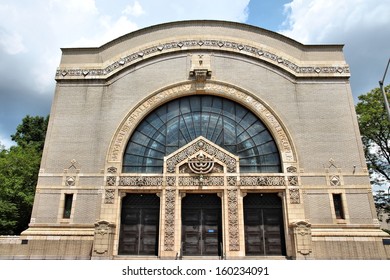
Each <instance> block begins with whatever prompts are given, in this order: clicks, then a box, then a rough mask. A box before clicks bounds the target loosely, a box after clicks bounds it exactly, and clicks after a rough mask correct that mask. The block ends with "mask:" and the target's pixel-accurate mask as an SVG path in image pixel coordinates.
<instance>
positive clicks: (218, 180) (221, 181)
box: [179, 175, 225, 186]
mask: <svg viewBox="0 0 390 280" xmlns="http://www.w3.org/2000/svg"><path fill="white" fill-rule="evenodd" d="M224 185H225V177H224V176H203V175H200V176H181V177H179V186H224Z"/></svg>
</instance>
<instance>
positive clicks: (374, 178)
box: [356, 86, 390, 185]
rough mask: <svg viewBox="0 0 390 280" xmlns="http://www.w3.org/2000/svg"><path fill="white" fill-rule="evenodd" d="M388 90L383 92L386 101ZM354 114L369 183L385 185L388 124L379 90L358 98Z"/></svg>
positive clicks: (389, 158) (389, 164) (389, 166)
mask: <svg viewBox="0 0 390 280" xmlns="http://www.w3.org/2000/svg"><path fill="white" fill-rule="evenodd" d="M389 90H390V86H387V87H386V88H385V92H387V98H388V99H390V94H389ZM356 113H357V115H358V122H359V128H360V132H361V134H362V141H363V145H364V153H365V156H366V160H367V164H368V168H369V171H370V175H371V177H370V178H371V183H372V184H377V185H384V184H385V185H386V184H388V183H389V182H390V122H389V120H388V117H387V112H386V110H385V106H384V100H383V95H382V92H381V90H380V89H379V88H375V89H373V90H372V91H370V92H369V93H367V94H364V95H361V96H359V102H358V103H357V105H356Z"/></svg>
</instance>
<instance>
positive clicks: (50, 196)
mask: <svg viewBox="0 0 390 280" xmlns="http://www.w3.org/2000/svg"><path fill="white" fill-rule="evenodd" d="M60 198H61V194H60V193H39V194H37V195H36V198H35V200H36V201H37V202H38V205H37V206H36V207H37V209H36V212H35V215H36V216H35V222H36V223H56V222H57V215H58V207H59V205H60Z"/></svg>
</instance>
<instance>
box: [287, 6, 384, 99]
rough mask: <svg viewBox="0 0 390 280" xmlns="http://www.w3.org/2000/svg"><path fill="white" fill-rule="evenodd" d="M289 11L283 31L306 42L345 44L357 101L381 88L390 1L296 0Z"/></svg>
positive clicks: (353, 90) (288, 8) (345, 52)
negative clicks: (361, 96)
mask: <svg viewBox="0 0 390 280" xmlns="http://www.w3.org/2000/svg"><path fill="white" fill-rule="evenodd" d="M285 12H286V15H287V20H286V21H285V23H284V30H281V31H280V32H281V33H282V34H284V35H286V36H288V37H291V38H293V39H295V40H297V41H299V42H301V43H305V44H345V47H344V54H345V57H346V61H347V63H348V64H349V65H350V68H351V85H352V92H353V94H354V96H355V101H357V98H356V97H357V96H358V95H360V94H364V93H367V92H369V91H370V90H371V89H373V88H375V87H378V81H379V80H380V79H381V77H383V72H384V69H385V66H386V63H387V61H388V59H389V55H390V53H389V46H390V28H389V26H390V16H389V15H390V0H370V1H368V0H342V1H340V0H293V1H291V2H290V3H288V4H286V5H285ZM389 77H390V76H389ZM389 79H390V78H389Z"/></svg>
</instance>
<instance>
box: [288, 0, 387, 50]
mask: <svg viewBox="0 0 390 280" xmlns="http://www.w3.org/2000/svg"><path fill="white" fill-rule="evenodd" d="M285 12H286V13H287V20H286V22H285V23H284V24H285V26H286V29H285V30H281V32H282V33H283V34H284V35H286V36H288V37H292V38H295V39H296V40H298V41H300V42H302V43H311V44H313V43H323V42H324V41H326V40H329V39H331V38H334V37H336V38H339V37H341V36H340V35H346V34H347V33H349V32H357V31H359V30H362V31H364V30H366V29H371V30H377V32H378V33H379V32H380V29H377V28H380V27H387V29H388V26H389V25H388V24H389V22H390V17H389V14H390V1H389V0H370V1H367V0H343V1H340V0H293V1H292V2H290V3H288V4H286V5H285Z"/></svg>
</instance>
